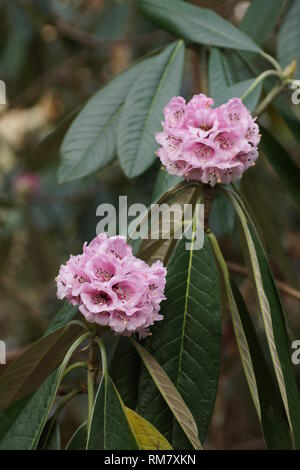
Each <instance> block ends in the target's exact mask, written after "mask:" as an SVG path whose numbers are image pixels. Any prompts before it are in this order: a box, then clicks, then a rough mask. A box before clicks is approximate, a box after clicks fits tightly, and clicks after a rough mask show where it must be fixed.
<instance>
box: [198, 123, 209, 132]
mask: <svg viewBox="0 0 300 470" xmlns="http://www.w3.org/2000/svg"><path fill="white" fill-rule="evenodd" d="M199 128H200V129H202V130H203V131H205V132H206V131H210V129H211V128H212V126H211V125H210V124H201V126H199Z"/></svg>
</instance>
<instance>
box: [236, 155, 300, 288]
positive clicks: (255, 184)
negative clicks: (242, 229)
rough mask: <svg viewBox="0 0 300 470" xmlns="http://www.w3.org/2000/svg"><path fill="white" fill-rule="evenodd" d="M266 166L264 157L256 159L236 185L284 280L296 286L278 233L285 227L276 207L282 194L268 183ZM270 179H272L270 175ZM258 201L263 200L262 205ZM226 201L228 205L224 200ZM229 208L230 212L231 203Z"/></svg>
mask: <svg viewBox="0 0 300 470" xmlns="http://www.w3.org/2000/svg"><path fill="white" fill-rule="evenodd" d="M263 157H264V156H263ZM266 165H268V162H267V160H266V159H265V158H260V159H259V161H258V162H257V165H256V166H255V167H254V168H253V169H252V170H251V171H248V172H247V173H246V174H245V175H244V176H243V178H242V181H241V186H240V190H241V194H242V196H243V198H244V200H246V201H247V208H248V210H249V213H250V214H251V217H252V220H253V221H255V225H256V227H257V228H258V230H259V233H260V234H261V237H262V239H263V241H264V243H265V245H266V247H267V249H268V252H269V255H271V256H272V258H273V260H274V261H275V262H276V266H277V267H278V268H279V269H280V273H281V275H282V276H283V277H284V279H286V281H288V283H290V284H291V285H292V286H294V287H295V288H297V287H298V280H297V274H296V272H295V269H294V266H293V261H292V260H291V258H290V256H289V255H288V253H287V252H286V251H285V249H284V247H283V244H282V233H283V231H284V229H285V223H284V221H283V219H282V216H283V213H284V210H285V209H284V208H282V210H278V208H279V206H280V204H281V197H282V195H281V193H278V194H277V193H276V192H275V191H277V184H278V183H277V181H273V185H272V181H270V179H269V178H268V175H267V174H266V171H268V172H269V168H266ZM270 178H271V179H272V175H270ZM261 201H264V203H263V205H262V204H261ZM227 203H228V204H230V202H229V201H228V200H227ZM230 207H231V209H232V210H233V211H234V209H233V207H232V205H231V204H230ZM274 232H275V233H277V236H276V237H274Z"/></svg>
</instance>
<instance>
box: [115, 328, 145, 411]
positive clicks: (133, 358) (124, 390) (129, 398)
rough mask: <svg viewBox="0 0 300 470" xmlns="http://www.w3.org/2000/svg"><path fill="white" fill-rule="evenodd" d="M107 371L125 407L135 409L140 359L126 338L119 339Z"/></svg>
mask: <svg viewBox="0 0 300 470" xmlns="http://www.w3.org/2000/svg"><path fill="white" fill-rule="evenodd" d="M109 370H110V375H111V378H112V381H113V382H114V384H115V386H116V388H117V389H118V391H119V393H120V395H121V397H122V400H123V401H124V403H125V405H126V406H129V407H130V408H135V407H136V403H137V395H138V381H139V374H140V358H139V356H138V354H137V352H136V350H135V349H134V347H133V346H132V344H131V343H130V341H128V338H124V337H120V341H119V344H118V346H117V350H116V352H115V355H114V357H113V360H112V363H111V366H110V368H109Z"/></svg>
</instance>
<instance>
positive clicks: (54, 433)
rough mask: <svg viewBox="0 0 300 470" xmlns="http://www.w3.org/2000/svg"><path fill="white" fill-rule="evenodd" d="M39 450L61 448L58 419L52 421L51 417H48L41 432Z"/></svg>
mask: <svg viewBox="0 0 300 470" xmlns="http://www.w3.org/2000/svg"><path fill="white" fill-rule="evenodd" d="M37 449H38V450H60V449H61V436H60V429H59V424H58V422H57V420H56V421H55V423H54V424H53V423H52V420H51V418H50V419H48V421H47V423H46V424H45V427H44V429H43V432H42V434H41V437H40V440H39V443H38V446H37Z"/></svg>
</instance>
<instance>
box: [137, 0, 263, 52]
mask: <svg viewBox="0 0 300 470" xmlns="http://www.w3.org/2000/svg"><path fill="white" fill-rule="evenodd" d="M139 5H140V6H141V9H142V11H143V13H144V14H145V15H147V16H149V18H150V19H151V20H153V21H154V23H156V24H158V25H159V26H161V27H162V28H163V29H166V30H167V31H169V32H170V33H172V34H174V35H176V36H179V37H182V38H183V39H186V40H188V41H191V42H196V43H200V44H209V45H212V46H219V47H228V48H230V49H240V50H245V51H252V52H261V49H260V47H259V46H258V45H257V44H255V42H254V41H253V40H252V39H250V38H249V37H248V36H247V35H246V34H245V33H243V32H242V31H239V30H238V28H236V27H235V26H233V25H232V24H230V23H229V22H228V21H226V20H224V19H223V18H222V17H221V16H219V15H217V14H216V13H215V12H214V11H212V10H208V9H206V8H200V7H197V6H194V5H190V4H189V3H185V2H182V1H180V0H163V2H162V1H161V0H139Z"/></svg>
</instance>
